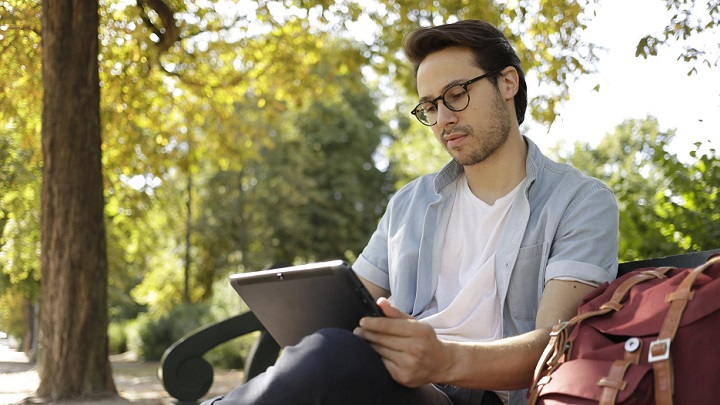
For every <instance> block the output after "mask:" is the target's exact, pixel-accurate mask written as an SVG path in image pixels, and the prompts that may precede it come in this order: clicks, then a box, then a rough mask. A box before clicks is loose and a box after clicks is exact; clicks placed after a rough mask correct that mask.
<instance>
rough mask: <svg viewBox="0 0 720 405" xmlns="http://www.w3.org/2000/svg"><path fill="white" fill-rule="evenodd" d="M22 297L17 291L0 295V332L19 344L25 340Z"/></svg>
mask: <svg viewBox="0 0 720 405" xmlns="http://www.w3.org/2000/svg"><path fill="white" fill-rule="evenodd" d="M22 308H23V296H22V294H21V293H20V292H19V291H17V290H10V291H5V292H4V293H3V294H0V331H2V332H5V333H7V334H8V335H9V336H12V337H14V338H15V339H16V340H18V341H20V342H21V345H20V346H21V347H22V341H23V339H24V338H25V319H24V318H23V311H22Z"/></svg>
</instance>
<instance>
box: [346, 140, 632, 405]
mask: <svg viewBox="0 0 720 405" xmlns="http://www.w3.org/2000/svg"><path fill="white" fill-rule="evenodd" d="M525 140H526V142H527V144H528V156H527V161H526V174H527V181H526V186H525V188H524V189H523V190H521V192H519V193H518V194H517V196H516V197H515V200H514V201H513V204H512V208H511V210H510V213H509V215H508V219H507V222H506V225H505V228H504V230H503V231H502V233H501V236H500V242H499V244H498V246H499V248H498V251H497V253H496V259H495V260H496V261H495V278H496V282H497V289H498V297H499V298H500V300H501V301H500V302H501V306H500V308H501V311H502V314H501V315H502V319H503V331H502V334H503V336H504V337H509V336H515V335H519V334H522V333H526V332H529V331H531V330H533V329H535V317H536V315H537V311H538V307H539V304H540V297H541V295H542V292H543V289H544V287H545V283H547V282H548V281H549V280H552V279H555V278H571V279H576V280H579V281H584V282H587V283H590V284H596V285H599V284H602V283H604V282H606V281H608V282H609V281H611V280H613V279H614V278H615V276H616V275H617V253H618V220H619V215H618V207H617V203H616V201H615V197H614V195H613V193H612V191H611V190H610V189H609V188H608V187H607V186H605V185H604V184H603V183H602V182H600V181H599V180H597V179H594V178H592V177H588V176H585V175H583V174H582V173H580V172H579V171H578V170H577V169H575V168H573V167H572V166H570V165H566V164H561V163H556V162H553V161H552V160H550V159H548V158H547V157H545V156H544V155H543V154H542V153H541V152H540V150H539V149H538V147H537V146H536V145H535V144H534V143H533V142H532V141H530V140H529V139H527V138H525ZM462 171H463V168H462V166H461V165H459V164H458V163H456V162H455V161H451V162H450V163H449V164H448V165H447V166H445V167H444V168H443V169H442V170H441V171H440V172H438V173H435V174H429V175H424V176H421V177H419V178H417V179H415V180H414V181H412V182H410V183H408V184H407V185H405V186H404V187H403V188H401V189H400V190H399V191H398V192H397V193H396V194H395V195H394V196H393V198H392V199H391V200H390V203H389V204H388V208H387V210H386V212H385V215H384V216H383V217H382V219H381V220H380V222H379V224H378V228H377V230H376V231H375V233H374V234H373V235H372V237H371V238H370V241H369V242H368V245H367V246H366V247H365V249H364V250H363V252H362V254H361V255H360V256H359V257H358V259H357V261H356V262H355V263H354V264H353V269H354V270H355V271H356V272H357V273H358V274H359V275H360V276H362V277H363V278H365V279H366V280H368V281H370V282H371V283H373V284H375V285H377V286H379V287H382V288H384V289H386V290H389V291H390V294H391V298H390V299H391V301H392V302H393V304H394V305H395V306H396V307H398V308H399V309H400V310H402V311H405V312H407V313H409V314H411V315H418V314H420V313H421V312H422V311H423V310H424V309H425V308H426V307H427V306H428V304H430V301H431V300H432V298H433V294H434V292H435V288H436V287H437V283H438V274H439V271H440V259H441V257H440V256H441V252H442V243H443V240H444V238H445V232H446V230H447V225H448V218H449V216H450V211H451V208H452V205H453V199H454V198H455V190H456V188H457V184H458V181H457V180H458V177H459V175H460V174H461V173H462ZM467 248H468V249H473V246H472V241H468V246H467ZM478 250H480V248H478ZM521 398H522V395H521V394H520V392H514V393H512V394H511V401H510V402H511V403H513V404H515V403H523V402H524V401H522V399H521ZM518 401H519V402H518Z"/></svg>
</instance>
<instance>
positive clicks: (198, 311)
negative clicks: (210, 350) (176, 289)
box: [128, 304, 211, 361]
mask: <svg viewBox="0 0 720 405" xmlns="http://www.w3.org/2000/svg"><path fill="white" fill-rule="evenodd" d="M209 312H210V309H209V308H208V306H207V305H204V304H180V305H178V306H176V307H175V308H173V309H172V310H171V311H170V312H169V313H152V312H148V313H143V314H141V315H140V316H139V317H138V320H137V325H136V328H137V335H136V336H132V338H131V340H130V341H129V342H128V345H129V347H130V350H132V352H133V353H135V354H137V355H138V358H140V359H142V360H145V361H157V360H160V358H161V357H162V354H163V353H164V352H165V350H166V349H167V348H168V347H169V346H170V345H171V344H173V343H174V342H176V341H177V340H178V339H180V338H181V337H183V336H185V335H186V334H188V333H189V332H191V331H193V330H195V329H197V328H199V327H200V326H203V325H206V324H208V323H209V322H210V321H211V318H210V315H209Z"/></svg>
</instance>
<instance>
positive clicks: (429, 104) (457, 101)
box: [411, 68, 505, 127]
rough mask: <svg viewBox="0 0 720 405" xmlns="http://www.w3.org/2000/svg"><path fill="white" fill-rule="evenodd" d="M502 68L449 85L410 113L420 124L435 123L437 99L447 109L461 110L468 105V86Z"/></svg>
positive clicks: (431, 124)
mask: <svg viewBox="0 0 720 405" xmlns="http://www.w3.org/2000/svg"><path fill="white" fill-rule="evenodd" d="M503 69H505V68H501V69H497V70H493V71H492V72H489V73H485V74H482V75H480V76H478V77H476V78H474V79H470V80H468V81H466V82H465V83H458V84H456V85H453V86H450V87H448V88H447V90H445V91H444V92H443V94H442V95H441V96H439V97H435V98H434V99H432V100H428V101H423V102H421V103H420V104H418V105H417V106H415V108H414V109H413V110H412V111H411V114H412V115H414V116H415V118H417V119H418V121H420V123H421V124H423V125H427V126H429V127H431V126H433V125H435V124H436V123H437V117H438V104H437V103H438V101H440V100H442V102H443V104H445V107H447V108H448V109H450V110H452V111H455V112H458V111H462V110H464V109H466V108H467V106H468V105H470V93H468V89H467V88H468V86H469V85H471V84H473V83H475V82H476V81H478V80H482V79H484V78H486V77H490V76H492V75H494V74H497V73H500V72H501V71H502V70H503Z"/></svg>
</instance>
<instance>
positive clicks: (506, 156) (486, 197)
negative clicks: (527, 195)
mask: <svg viewBox="0 0 720 405" xmlns="http://www.w3.org/2000/svg"><path fill="white" fill-rule="evenodd" d="M527 154H528V146H527V144H526V143H525V139H524V138H523V137H522V136H521V135H520V134H519V133H514V134H510V136H509V137H508V140H507V141H506V142H505V144H504V145H503V146H502V147H501V148H500V149H498V150H497V151H496V152H495V153H494V154H493V155H492V156H490V157H488V158H487V159H485V160H484V161H482V162H480V163H478V164H476V165H472V166H464V169H465V176H467V182H468V186H469V187H470V191H472V193H473V194H474V195H475V196H476V197H477V198H479V199H481V200H482V201H484V202H485V203H486V204H489V205H493V204H495V201H497V199H499V198H501V197H503V196H505V195H507V193H509V192H511V191H512V190H513V189H514V188H515V187H517V185H518V184H519V183H520V182H521V181H522V180H523V179H524V178H525V176H526V170H525V167H526V160H527Z"/></svg>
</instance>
